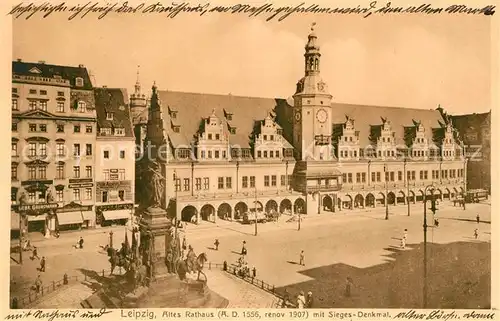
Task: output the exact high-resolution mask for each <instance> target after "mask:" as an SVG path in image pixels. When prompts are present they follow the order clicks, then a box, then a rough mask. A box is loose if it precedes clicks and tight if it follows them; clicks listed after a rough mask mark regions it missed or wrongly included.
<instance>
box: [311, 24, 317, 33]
mask: <svg viewBox="0 0 500 321" xmlns="http://www.w3.org/2000/svg"><path fill="white" fill-rule="evenodd" d="M315 25H316V22H313V23H311V32H314V26H315Z"/></svg>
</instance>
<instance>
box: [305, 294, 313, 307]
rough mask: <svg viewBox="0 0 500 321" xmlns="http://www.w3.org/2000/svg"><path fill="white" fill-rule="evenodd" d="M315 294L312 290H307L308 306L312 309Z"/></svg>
mask: <svg viewBox="0 0 500 321" xmlns="http://www.w3.org/2000/svg"><path fill="white" fill-rule="evenodd" d="M313 303H314V300H313V294H312V292H311V291H309V292H307V297H306V308H308V309H312V308H313Z"/></svg>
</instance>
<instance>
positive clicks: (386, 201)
mask: <svg viewBox="0 0 500 321" xmlns="http://www.w3.org/2000/svg"><path fill="white" fill-rule="evenodd" d="M384 174H385V177H384V178H385V179H384V180H385V219H386V220H388V219H389V202H388V198H389V195H388V194H387V179H388V178H389V177H388V176H389V175H387V165H384Z"/></svg>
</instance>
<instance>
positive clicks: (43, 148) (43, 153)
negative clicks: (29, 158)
mask: <svg viewBox="0 0 500 321" xmlns="http://www.w3.org/2000/svg"><path fill="white" fill-rule="evenodd" d="M38 151H39V152H40V156H47V144H45V143H40V145H39V146H38Z"/></svg>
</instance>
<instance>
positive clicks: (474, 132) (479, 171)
mask: <svg viewBox="0 0 500 321" xmlns="http://www.w3.org/2000/svg"><path fill="white" fill-rule="evenodd" d="M451 121H452V122H453V125H454V127H455V128H456V129H457V131H458V133H459V135H460V137H461V140H462V141H463V143H464V147H465V156H466V158H467V177H468V180H467V184H468V185H467V188H468V189H469V190H474V189H484V190H486V191H488V192H491V111H490V112H488V113H482V114H469V115H457V116H451Z"/></svg>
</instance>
